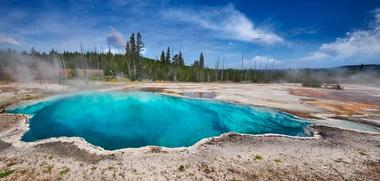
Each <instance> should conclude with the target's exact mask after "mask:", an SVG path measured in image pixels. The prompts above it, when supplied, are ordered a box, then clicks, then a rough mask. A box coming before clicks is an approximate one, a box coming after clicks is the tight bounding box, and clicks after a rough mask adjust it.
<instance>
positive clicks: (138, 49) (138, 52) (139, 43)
mask: <svg viewBox="0 0 380 181" xmlns="http://www.w3.org/2000/svg"><path fill="white" fill-rule="evenodd" d="M143 50H144V43H143V42H142V37H141V34H140V32H138V33H137V40H136V79H138V80H140V79H141V78H142V65H141V52H142V51H143Z"/></svg>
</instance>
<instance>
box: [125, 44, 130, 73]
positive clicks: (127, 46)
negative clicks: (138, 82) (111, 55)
mask: <svg viewBox="0 0 380 181" xmlns="http://www.w3.org/2000/svg"><path fill="white" fill-rule="evenodd" d="M125 59H126V63H127V70H126V71H127V72H128V76H129V78H131V77H132V75H131V73H132V71H131V47H130V45H129V42H127V45H125Z"/></svg>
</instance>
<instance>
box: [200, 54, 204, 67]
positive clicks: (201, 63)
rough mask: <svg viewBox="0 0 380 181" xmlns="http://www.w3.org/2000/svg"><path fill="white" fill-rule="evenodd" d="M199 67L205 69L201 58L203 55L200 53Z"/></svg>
mask: <svg viewBox="0 0 380 181" xmlns="http://www.w3.org/2000/svg"><path fill="white" fill-rule="evenodd" d="M199 67H200V68H202V69H203V68H204V67H205V59H204V57H203V53H202V52H201V55H200V56H199Z"/></svg>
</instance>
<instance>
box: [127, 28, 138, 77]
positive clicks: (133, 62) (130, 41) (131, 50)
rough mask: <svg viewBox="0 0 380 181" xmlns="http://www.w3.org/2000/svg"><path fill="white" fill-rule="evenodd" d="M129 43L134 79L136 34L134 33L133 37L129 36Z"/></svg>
mask: <svg viewBox="0 0 380 181" xmlns="http://www.w3.org/2000/svg"><path fill="white" fill-rule="evenodd" d="M129 45H130V52H131V53H130V55H131V63H132V65H131V66H132V77H131V79H132V80H136V58H137V56H136V52H137V51H136V42H135V34H134V33H132V35H131V37H130V38H129Z"/></svg>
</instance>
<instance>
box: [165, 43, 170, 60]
mask: <svg viewBox="0 0 380 181" xmlns="http://www.w3.org/2000/svg"><path fill="white" fill-rule="evenodd" d="M165 58H166V61H165V62H166V63H167V64H170V47H168V49H167V50H166V56H165Z"/></svg>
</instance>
